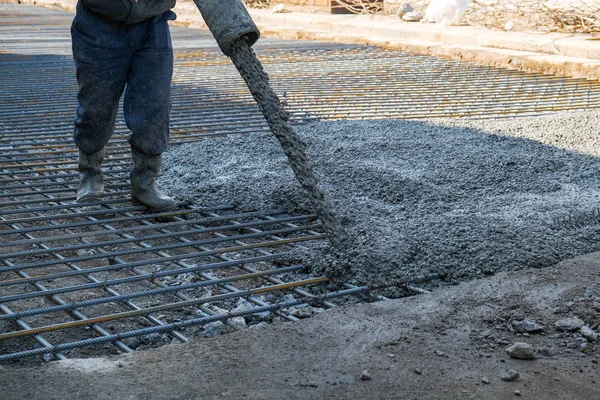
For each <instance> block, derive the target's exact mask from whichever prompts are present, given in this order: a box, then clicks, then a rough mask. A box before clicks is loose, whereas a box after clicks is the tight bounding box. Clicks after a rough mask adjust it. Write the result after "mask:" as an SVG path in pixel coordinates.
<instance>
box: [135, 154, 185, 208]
mask: <svg viewBox="0 0 600 400" xmlns="http://www.w3.org/2000/svg"><path fill="white" fill-rule="evenodd" d="M131 154H132V156H133V169H132V170H131V174H130V177H131V200H132V202H133V204H134V205H143V206H146V207H148V208H149V209H150V210H152V211H155V212H161V211H168V210H171V209H173V208H175V200H173V199H172V198H171V197H169V196H167V195H165V194H164V193H161V192H160V191H159V190H158V189H157V188H156V178H157V177H158V173H159V172H160V166H161V164H162V155H158V156H151V155H149V154H146V153H143V152H141V151H139V150H135V149H131Z"/></svg>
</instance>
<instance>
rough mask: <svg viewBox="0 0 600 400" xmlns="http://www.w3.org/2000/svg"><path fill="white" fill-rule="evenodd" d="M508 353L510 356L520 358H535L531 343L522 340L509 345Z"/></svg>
mask: <svg viewBox="0 0 600 400" xmlns="http://www.w3.org/2000/svg"><path fill="white" fill-rule="evenodd" d="M506 353H507V354H508V355H509V356H510V357H512V358H517V359H519V360H532V359H534V358H535V353H534V352H533V348H532V347H531V346H530V345H529V344H527V343H522V342H516V343H514V344H513V345H512V346H509V347H507V348H506Z"/></svg>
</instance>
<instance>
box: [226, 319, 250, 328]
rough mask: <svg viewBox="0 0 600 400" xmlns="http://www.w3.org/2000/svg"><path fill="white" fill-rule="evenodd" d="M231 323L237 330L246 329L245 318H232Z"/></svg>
mask: <svg viewBox="0 0 600 400" xmlns="http://www.w3.org/2000/svg"><path fill="white" fill-rule="evenodd" d="M229 322H230V323H231V324H232V325H233V326H235V327H237V328H240V329H244V328H246V320H245V319H244V317H234V318H230V319H229Z"/></svg>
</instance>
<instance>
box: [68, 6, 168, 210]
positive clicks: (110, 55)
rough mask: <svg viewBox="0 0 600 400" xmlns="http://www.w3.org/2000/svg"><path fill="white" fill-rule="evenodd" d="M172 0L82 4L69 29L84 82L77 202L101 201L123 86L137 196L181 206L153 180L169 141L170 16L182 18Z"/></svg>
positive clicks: (162, 206)
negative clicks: (107, 153) (105, 161)
mask: <svg viewBox="0 0 600 400" xmlns="http://www.w3.org/2000/svg"><path fill="white" fill-rule="evenodd" d="M174 5H175V1H174V0H166V1H160V0H159V1H143V0H119V1H106V0H80V1H79V3H78V4H77V12H76V15H75V18H74V20H73V24H72V26H71V36H72V45H73V58H74V60H75V65H76V68H77V82H78V84H79V92H78V96H77V99H78V106H77V115H76V118H75V132H74V135H73V136H74V140H75V144H76V145H77V147H78V148H79V173H80V185H79V190H78V193H77V201H78V202H86V201H96V200H99V199H100V198H101V197H102V195H103V194H104V180H103V176H102V169H101V164H102V161H103V159H104V148H105V146H106V145H107V144H108V142H109V139H110V138H111V136H112V135H113V133H114V129H115V117H116V114H117V110H118V107H119V99H120V98H121V95H122V94H123V92H125V96H124V104H123V111H124V115H125V122H126V124H127V127H128V128H129V129H130V130H131V134H130V135H129V137H128V141H129V144H130V145H131V150H132V157H133V168H132V171H131V174H130V177H131V197H132V200H133V202H134V204H141V205H145V206H147V207H148V208H150V209H152V210H154V211H163V210H168V209H172V208H173V207H174V206H175V201H174V200H173V199H172V198H170V197H169V196H166V195H165V194H163V193H161V192H160V191H158V190H157V188H156V186H155V180H156V178H157V176H158V173H159V172H160V167H161V161H162V156H161V154H162V153H163V152H164V151H165V150H166V148H167V144H168V140H169V114H170V111H171V93H170V87H171V78H172V75H173V47H172V45H171V35H170V32H169V25H168V21H169V20H174V19H175V17H176V16H175V13H173V12H172V11H171V8H172V7H173V6H174Z"/></svg>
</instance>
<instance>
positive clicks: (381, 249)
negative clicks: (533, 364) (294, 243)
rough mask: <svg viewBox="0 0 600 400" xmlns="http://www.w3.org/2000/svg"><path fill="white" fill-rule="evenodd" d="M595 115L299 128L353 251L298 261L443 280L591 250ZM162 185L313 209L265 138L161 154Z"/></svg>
mask: <svg viewBox="0 0 600 400" xmlns="http://www.w3.org/2000/svg"><path fill="white" fill-rule="evenodd" d="M599 120H600V113H599V112H597V111H589V112H581V113H565V114H555V115H552V116H543V117H526V118H516V119H506V120H460V119H457V120H429V121H407V120H379V121H372V120H370V121H337V122H317V123H314V124H311V125H307V126H303V127H301V128H299V130H298V131H299V134H300V136H301V137H302V138H303V140H305V141H306V143H307V144H308V153H309V156H310V157H311V159H312V161H313V163H314V164H315V167H316V172H317V174H318V175H319V176H320V179H321V182H322V186H323V188H324V190H325V194H326V195H327V197H328V198H329V200H330V201H331V202H332V205H333V209H334V210H335V211H336V212H337V213H338V214H339V215H340V217H341V219H342V223H343V224H344V226H345V228H346V229H347V230H348V231H349V233H350V235H351V236H352V238H353V240H354V241H355V251H353V252H352V251H351V252H350V253H349V254H343V255H340V254H336V253H335V252H333V251H331V249H330V248H328V247H327V246H326V244H322V245H319V246H318V248H313V249H311V250H310V251H309V252H306V253H300V254H298V256H299V257H301V258H302V259H303V260H304V261H305V262H306V264H307V265H308V266H309V267H310V268H311V269H312V270H313V272H315V273H319V274H321V273H324V274H326V275H328V276H330V277H331V278H332V279H333V280H334V281H337V282H341V281H352V282H356V283H374V282H381V281H386V280H388V279H392V278H394V277H397V276H401V275H404V274H407V273H422V272H430V271H446V272H447V273H448V277H449V278H450V279H452V280H457V279H458V280H462V279H469V278H472V277H477V276H483V275H488V274H493V273H495V272H497V271H503V270H515V269H521V268H529V267H544V266H549V265H553V264H555V263H556V262H558V261H560V260H563V259H566V258H570V257H573V256H576V255H580V254H584V253H588V252H592V251H597V250H600V240H599V236H598V232H597V231H598V223H599V222H600V217H599V216H598V214H597V211H598V204H599V200H600V174H599V173H598V171H599V170H600V160H599V159H598V156H599V153H600V146H599V138H598V130H599V129H598V122H599ZM160 184H161V185H162V187H163V188H164V189H165V190H167V191H168V192H169V193H170V194H172V195H175V196H176V197H178V198H182V199H183V198H185V199H191V200H192V201H193V202H194V203H196V204H197V205H199V206H203V205H206V206H208V205H213V204H217V203H235V204H237V205H238V206H239V208H241V209H243V210H257V209H270V208H282V209H285V210H287V211H289V212H291V213H299V212H307V211H311V206H310V202H309V201H308V198H307V196H306V195H305V194H304V193H303V191H302V190H301V188H300V186H299V185H298V184H297V183H296V181H295V180H294V177H293V174H292V171H291V169H290V167H289V166H288V164H287V161H286V158H285V155H284V153H283V151H282V150H281V148H280V147H279V145H278V143H277V141H276V140H275V139H274V138H273V137H271V136H269V135H246V136H236V137H227V138H221V139H216V140H207V141H203V142H200V143H194V144H188V145H184V146H181V147H177V148H174V149H172V150H171V151H169V152H168V153H167V155H166V157H165V168H164V175H163V177H162V178H161V180H160Z"/></svg>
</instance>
